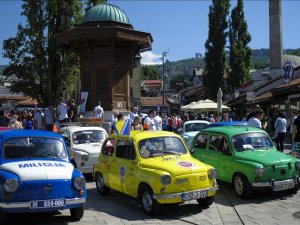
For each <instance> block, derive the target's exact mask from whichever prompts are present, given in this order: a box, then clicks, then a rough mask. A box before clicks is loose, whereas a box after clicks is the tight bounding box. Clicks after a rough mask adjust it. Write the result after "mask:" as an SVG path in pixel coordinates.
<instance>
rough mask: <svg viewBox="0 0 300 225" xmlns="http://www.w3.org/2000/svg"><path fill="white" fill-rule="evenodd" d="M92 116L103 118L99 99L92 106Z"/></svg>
mask: <svg viewBox="0 0 300 225" xmlns="http://www.w3.org/2000/svg"><path fill="white" fill-rule="evenodd" d="M94 117H97V118H101V119H103V118H104V110H103V108H102V107H101V102H100V101H98V104H97V105H96V106H95V108H94Z"/></svg>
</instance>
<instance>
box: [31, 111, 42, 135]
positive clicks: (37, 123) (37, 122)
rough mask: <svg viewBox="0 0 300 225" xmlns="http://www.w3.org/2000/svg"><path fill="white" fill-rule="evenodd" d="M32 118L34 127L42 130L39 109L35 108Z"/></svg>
mask: <svg viewBox="0 0 300 225" xmlns="http://www.w3.org/2000/svg"><path fill="white" fill-rule="evenodd" d="M33 118H34V125H35V129H38V130H42V129H43V115H42V113H41V111H40V110H39V109H36V110H35V113H34V117H33Z"/></svg>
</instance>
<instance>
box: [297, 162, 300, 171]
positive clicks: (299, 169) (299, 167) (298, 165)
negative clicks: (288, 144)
mask: <svg viewBox="0 0 300 225" xmlns="http://www.w3.org/2000/svg"><path fill="white" fill-rule="evenodd" d="M296 169H297V170H298V171H300V160H298V161H297V162H296Z"/></svg>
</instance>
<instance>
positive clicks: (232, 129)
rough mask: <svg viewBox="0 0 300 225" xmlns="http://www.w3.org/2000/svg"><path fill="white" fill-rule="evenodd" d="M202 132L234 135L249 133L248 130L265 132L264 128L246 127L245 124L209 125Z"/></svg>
mask: <svg viewBox="0 0 300 225" xmlns="http://www.w3.org/2000/svg"><path fill="white" fill-rule="evenodd" d="M203 132H216V133H223V134H227V135H229V136H234V135H237V134H241V133H250V132H260V133H266V132H265V131H264V130H262V129H260V128H256V127H247V126H219V127H209V128H206V129H204V130H202V131H201V133H203Z"/></svg>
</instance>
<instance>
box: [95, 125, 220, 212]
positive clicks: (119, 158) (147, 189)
mask: <svg viewBox="0 0 300 225" xmlns="http://www.w3.org/2000/svg"><path fill="white" fill-rule="evenodd" d="M93 176H94V179H95V180H96V186H97V189H98V192H99V194H101V195H106V194H108V193H109V190H110V189H113V190H116V191H119V192H122V193H125V194H127V195H129V196H132V197H134V198H136V199H138V200H139V201H140V202H141V205H142V207H143V209H144V211H145V212H146V213H147V214H148V215H154V214H156V213H158V212H159V210H160V205H161V204H169V203H183V202H185V201H189V200H193V199H196V200H197V201H198V203H199V204H200V205H202V206H204V207H208V206H209V205H211V204H212V203H213V201H214V196H215V194H216V190H218V185H217V182H216V177H217V171H216V169H215V168H213V167H212V166H209V165H207V164H205V163H202V162H200V161H198V160H196V159H194V158H193V157H192V156H191V155H190V153H189V151H188V150H187V148H186V146H185V144H184V143H183V141H182V139H181V137H180V136H179V135H177V134H174V133H171V132H166V131H155V132H153V131H131V133H130V135H111V136H110V137H108V138H107V139H106V140H105V142H104V143H103V145H102V149H101V153H100V155H99V158H98V161H97V163H96V164H95V165H94V169H93Z"/></svg>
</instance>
